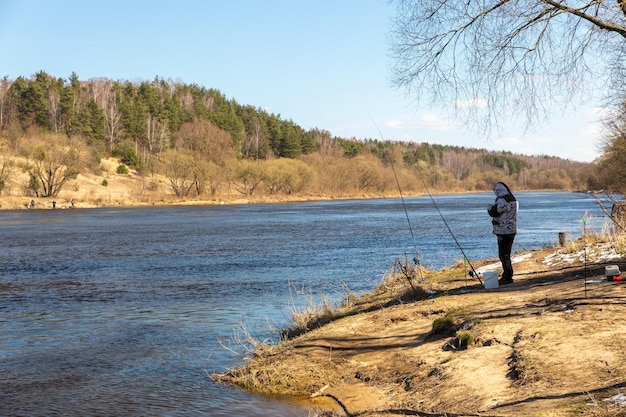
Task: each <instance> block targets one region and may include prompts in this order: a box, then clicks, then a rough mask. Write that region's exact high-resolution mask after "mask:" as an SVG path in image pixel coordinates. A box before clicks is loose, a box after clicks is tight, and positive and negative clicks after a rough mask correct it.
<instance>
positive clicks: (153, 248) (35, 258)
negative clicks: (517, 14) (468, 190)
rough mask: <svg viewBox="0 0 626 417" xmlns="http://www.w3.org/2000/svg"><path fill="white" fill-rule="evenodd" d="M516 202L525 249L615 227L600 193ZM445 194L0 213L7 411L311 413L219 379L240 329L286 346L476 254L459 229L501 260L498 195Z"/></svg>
mask: <svg viewBox="0 0 626 417" xmlns="http://www.w3.org/2000/svg"><path fill="white" fill-rule="evenodd" d="M517 197H518V199H519V201H520V212H519V232H518V236H517V239H516V242H515V245H514V248H513V250H514V251H521V250H524V249H531V248H537V247H542V246H546V245H554V244H556V243H557V242H558V240H557V239H558V233H559V232H567V233H568V236H569V237H570V238H576V237H577V236H580V235H581V233H582V227H583V222H582V219H583V218H584V219H586V225H585V227H586V228H592V229H595V230H600V229H602V225H603V224H604V222H605V220H604V218H603V215H602V212H601V211H600V209H599V208H598V206H597V205H596V203H595V201H594V199H593V197H591V196H589V195H586V194H575V193H519V194H518V195H517ZM433 198H434V202H435V204H436V207H435V204H433V200H431V198H430V197H428V196H426V197H415V198H406V199H405V201H404V202H405V204H403V202H402V200H401V199H374V200H350V201H320V202H307V203H290V204H258V205H223V206H194V207H150V208H129V209H125V208H101V209H84V210H83V209H74V210H17V211H2V212H0V225H1V227H0V241H1V242H3V243H2V250H1V251H0V369H1V370H2V371H1V372H0V415H2V416H53V415H64V416H65V415H81V416H119V415H125V416H148V415H150V416H233V415H239V416H267V415H272V416H278V417H281V416H303V417H304V416H308V415H309V410H307V409H305V408H302V407H301V406H300V405H298V404H293V403H290V402H289V401H286V400H284V399H276V398H266V397H262V396H257V395H253V394H250V393H247V392H244V391H242V390H239V389H237V388H234V387H230V386H226V385H222V384H218V383H214V382H213V381H212V380H211V378H209V376H208V374H209V373H211V372H221V371H224V370H226V369H228V368H229V367H233V366H236V365H237V364H239V363H240V362H239V361H240V357H239V356H237V355H234V354H233V353H232V352H231V351H230V348H232V349H233V350H237V349H238V348H239V344H238V343H237V338H238V337H239V336H240V335H241V333H240V329H242V328H245V329H246V330H247V331H249V332H250V333H251V334H252V335H253V336H254V337H257V338H259V339H261V340H268V341H270V342H273V343H274V342H276V339H277V337H278V336H277V331H276V330H277V329H280V328H282V327H284V326H285V325H286V324H288V323H289V320H290V314H291V312H293V311H294V310H298V309H300V308H302V307H303V306H306V305H309V303H311V302H316V301H318V300H319V299H320V297H321V296H322V295H323V296H325V297H327V298H328V299H330V300H331V301H333V302H338V301H339V300H340V299H341V296H342V295H343V294H345V291H346V289H347V288H348V289H350V290H351V291H353V292H355V293H359V292H363V291H367V290H370V289H372V288H373V287H375V286H376V285H378V284H379V283H380V281H381V279H382V278H383V275H384V274H385V272H386V271H387V270H389V269H390V268H391V267H392V266H393V263H394V260H395V259H396V258H400V259H404V257H407V258H408V259H412V258H413V257H414V256H415V248H417V252H418V256H419V259H420V262H421V263H422V265H424V266H426V267H430V268H437V269H438V268H441V267H443V266H446V265H450V264H452V263H454V262H456V261H457V260H459V259H462V255H461V252H460V249H459V248H458V246H457V244H456V243H455V241H454V239H453V237H452V234H451V233H450V231H449V230H448V228H447V227H446V223H447V224H448V226H449V227H450V230H451V231H452V233H453V235H454V238H456V239H457V241H458V242H459V245H460V246H461V247H462V248H463V250H464V252H465V254H466V255H467V257H468V259H469V260H470V261H471V260H478V259H484V258H490V257H495V256H496V254H497V248H496V240H495V238H494V237H493V235H492V234H491V225H490V219H489V217H488V216H487V214H486V208H487V206H488V205H489V204H491V203H492V201H493V195H492V194H490V193H480V194H467V195H438V196H433ZM405 208H406V212H405ZM436 208H439V211H440V212H441V215H440V213H439V212H438V211H437V209H436ZM407 213H408V220H407ZM442 217H443V219H442ZM444 220H445V222H444ZM411 231H412V232H413V233H411ZM412 235H413V236H412ZM414 243H415V245H414Z"/></svg>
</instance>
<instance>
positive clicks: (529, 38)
mask: <svg viewBox="0 0 626 417" xmlns="http://www.w3.org/2000/svg"><path fill="white" fill-rule="evenodd" d="M392 1H393V2H394V3H395V4H396V5H397V15H396V20H395V22H394V26H393V28H394V30H393V31H392V34H391V51H392V56H393V58H394V69H393V70H394V71H393V76H392V82H393V83H394V84H395V85H396V86H399V87H404V88H407V90H408V91H409V93H410V94H411V95H413V96H415V97H416V98H417V99H418V100H422V101H423V100H425V99H430V100H432V101H433V102H435V103H437V104H442V105H444V106H447V107H448V108H450V109H453V112H454V113H455V114H457V115H462V116H464V117H466V118H467V120H468V121H469V122H471V123H472V124H475V125H477V126H478V127H481V128H483V129H485V130H486V131H489V130H491V129H492V128H494V127H496V128H499V127H500V126H499V125H498V121H499V120H501V119H500V117H501V116H502V115H504V114H507V113H508V114H511V115H513V116H517V117H519V118H520V120H522V121H524V122H525V126H526V128H530V127H531V126H532V124H533V123H535V122H537V121H541V119H542V116H543V117H545V118H547V117H548V116H549V113H550V109H551V108H558V107H556V106H557V102H560V103H562V104H564V105H565V106H569V105H576V104H577V103H576V102H575V100H574V99H576V98H578V99H579V100H580V99H584V98H585V97H586V96H585V94H586V93H592V92H595V91H604V92H606V97H604V98H605V99H610V98H614V97H618V98H619V99H620V100H621V98H622V97H624V93H625V92H626V84H625V83H624V82H623V80H624V77H623V75H624V74H625V73H626V71H625V66H626V65H625V64H626V61H625V60H624V55H625V53H626V48H625V46H626V43H625V42H624V40H625V39H626V6H625V2H624V1H623V0H616V1H610V2H609V1H603V0H586V1H583V0H471V1H461V0H392ZM598 89H600V90H598ZM613 94H615V96H613ZM553 106H554V107H553ZM560 108H563V107H560Z"/></svg>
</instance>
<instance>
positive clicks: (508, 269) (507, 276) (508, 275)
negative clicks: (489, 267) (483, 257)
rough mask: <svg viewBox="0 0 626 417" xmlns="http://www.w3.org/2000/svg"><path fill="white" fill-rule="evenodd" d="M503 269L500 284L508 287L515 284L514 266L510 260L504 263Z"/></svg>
mask: <svg viewBox="0 0 626 417" xmlns="http://www.w3.org/2000/svg"><path fill="white" fill-rule="evenodd" d="M502 268H503V269H504V272H503V273H502V278H500V279H499V280H498V284H500V285H506V284H512V283H513V265H512V264H511V260H510V259H508V260H506V261H504V262H502Z"/></svg>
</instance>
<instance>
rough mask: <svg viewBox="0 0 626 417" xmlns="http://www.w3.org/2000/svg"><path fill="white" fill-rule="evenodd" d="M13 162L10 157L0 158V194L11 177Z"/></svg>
mask: <svg viewBox="0 0 626 417" xmlns="http://www.w3.org/2000/svg"><path fill="white" fill-rule="evenodd" d="M14 167H15V164H14V163H13V161H12V160H11V159H8V158H3V159H2V160H0V194H2V191H4V189H5V188H6V187H7V183H8V182H9V181H10V180H11V178H12V177H13V174H14V172H15V169H14Z"/></svg>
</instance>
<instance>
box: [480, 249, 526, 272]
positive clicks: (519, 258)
mask: <svg viewBox="0 0 626 417" xmlns="http://www.w3.org/2000/svg"><path fill="white" fill-rule="evenodd" d="M532 257H533V254H532V253H526V254H524V255H517V256H513V257H512V258H511V263H513V264H516V263H518V262H522V261H525V260H527V259H531V258H532ZM500 267H501V264H500V262H494V263H492V264H489V265H483V266H481V267H480V268H477V269H476V272H478V273H479V274H482V273H484V272H487V271H495V270H496V269H498V268H500Z"/></svg>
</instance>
